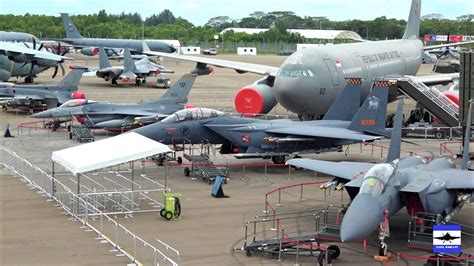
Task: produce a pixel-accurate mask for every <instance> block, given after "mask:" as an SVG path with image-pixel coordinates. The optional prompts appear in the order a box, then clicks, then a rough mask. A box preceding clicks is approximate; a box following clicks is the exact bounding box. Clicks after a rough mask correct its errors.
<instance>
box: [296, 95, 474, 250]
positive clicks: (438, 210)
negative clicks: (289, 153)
mask: <svg viewBox="0 0 474 266" xmlns="http://www.w3.org/2000/svg"><path fill="white" fill-rule="evenodd" d="M471 101H472V100H471ZM401 107H402V106H401V105H399V108H398V111H397V117H396V119H395V120H396V121H395V126H394V129H393V131H392V137H391V143H390V148H389V153H388V156H387V160H386V162H385V163H379V164H374V163H356V162H328V161H320V160H310V159H292V160H289V161H288V162H287V164H289V165H292V166H295V167H300V168H305V169H309V170H312V171H316V172H320V173H324V174H328V175H331V176H335V179H334V180H332V181H330V182H329V183H331V184H332V185H336V186H341V184H344V188H346V190H347V193H348V194H349V196H350V198H351V204H350V205H349V207H348V209H347V211H346V213H345V215H344V217H343V220H342V224H341V231H340V237H341V240H342V241H343V242H347V241H355V240H359V239H362V238H364V237H366V236H368V235H369V234H371V233H372V232H373V231H374V230H375V229H376V228H377V227H379V239H380V241H381V245H380V249H379V255H381V256H385V255H386V254H387V245H386V244H385V242H384V239H385V237H386V236H387V233H388V230H389V226H388V218H389V217H391V216H393V215H394V214H396V213H397V212H398V211H399V210H400V209H402V208H403V207H406V209H407V211H408V213H409V214H410V215H415V214H416V213H417V212H428V213H433V214H438V215H440V216H441V217H443V218H442V220H441V221H440V222H442V223H446V222H448V221H449V220H450V219H451V218H452V217H453V215H454V214H455V213H456V212H457V211H459V210H460V209H461V207H462V206H463V205H464V203H465V202H467V201H468V200H469V198H470V196H471V193H473V192H474V172H472V171H469V169H468V163H469V162H468V160H469V142H470V140H471V125H472V117H471V116H472V103H471V106H470V110H469V115H468V121H467V125H468V127H467V129H466V135H465V142H464V152H463V160H462V165H461V168H460V169H456V167H455V165H454V163H453V161H452V160H451V159H449V158H438V159H435V160H433V161H431V162H429V163H427V162H426V161H425V160H424V159H423V158H420V157H418V156H410V157H404V158H400V142H401V127H402V115H401V109H402V108H401ZM472 200H473V199H472V198H471V201H472Z"/></svg>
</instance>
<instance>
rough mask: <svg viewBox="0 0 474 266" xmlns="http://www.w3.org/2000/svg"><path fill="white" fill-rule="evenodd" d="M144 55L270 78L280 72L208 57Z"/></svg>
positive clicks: (276, 68)
mask: <svg viewBox="0 0 474 266" xmlns="http://www.w3.org/2000/svg"><path fill="white" fill-rule="evenodd" d="M143 53H144V54H147V55H156V56H161V57H166V58H173V59H179V60H185V61H192V62H197V63H203V64H208V65H213V66H216V67H223V68H230V69H235V70H236V71H238V72H250V73H255V74H260V75H269V76H276V73H277V72H278V67H272V66H266V65H259V64H252V63H244V62H238V61H231V60H222V59H215V58H208V57H201V56H189V55H178V54H169V53H162V52H154V51H146V50H144V51H143Z"/></svg>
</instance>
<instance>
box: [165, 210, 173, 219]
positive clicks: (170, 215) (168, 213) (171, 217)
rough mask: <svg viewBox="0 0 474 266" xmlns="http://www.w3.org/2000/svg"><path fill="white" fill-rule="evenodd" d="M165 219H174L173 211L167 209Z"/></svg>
mask: <svg viewBox="0 0 474 266" xmlns="http://www.w3.org/2000/svg"><path fill="white" fill-rule="evenodd" d="M165 219H166V220H168V221H169V220H171V219H173V213H172V212H170V211H165Z"/></svg>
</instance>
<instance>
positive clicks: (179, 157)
mask: <svg viewBox="0 0 474 266" xmlns="http://www.w3.org/2000/svg"><path fill="white" fill-rule="evenodd" d="M176 162H178V164H182V163H183V158H182V157H181V156H178V158H177V159H176Z"/></svg>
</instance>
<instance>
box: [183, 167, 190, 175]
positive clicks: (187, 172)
mask: <svg viewBox="0 0 474 266" xmlns="http://www.w3.org/2000/svg"><path fill="white" fill-rule="evenodd" d="M190 174H191V170H190V169H189V167H185V168H184V176H189V175H190Z"/></svg>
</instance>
